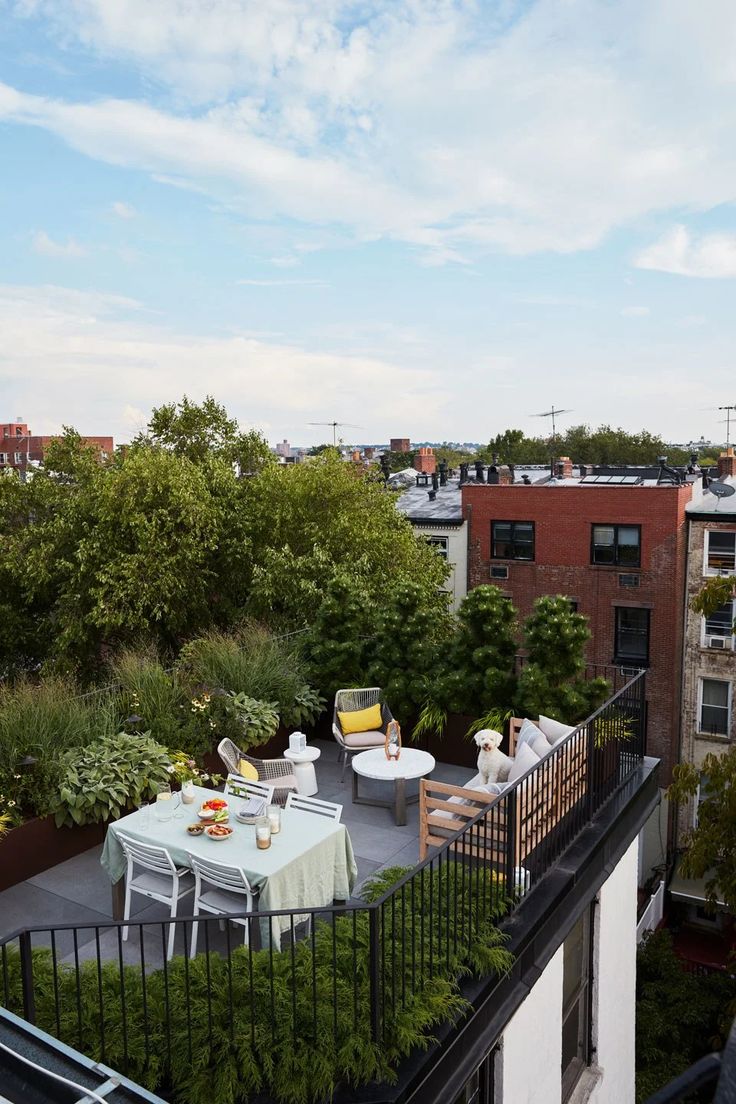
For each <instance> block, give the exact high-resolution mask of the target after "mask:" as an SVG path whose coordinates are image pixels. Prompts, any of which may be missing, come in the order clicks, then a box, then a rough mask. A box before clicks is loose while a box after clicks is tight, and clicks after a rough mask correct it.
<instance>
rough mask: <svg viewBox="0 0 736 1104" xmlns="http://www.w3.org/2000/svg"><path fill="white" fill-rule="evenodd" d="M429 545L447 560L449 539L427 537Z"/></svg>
mask: <svg viewBox="0 0 736 1104" xmlns="http://www.w3.org/2000/svg"><path fill="white" fill-rule="evenodd" d="M424 539H425V540H426V542H427V544H430V545H431V546H432V548H434V549H435V551H436V552H437V553H438V554H439V555H440V556H441V557H442V559H443V560H446V559H447V548H448V543H449V542H448V538H447V537H425V538H424Z"/></svg>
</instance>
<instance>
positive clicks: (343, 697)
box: [335, 686, 381, 720]
mask: <svg viewBox="0 0 736 1104" xmlns="http://www.w3.org/2000/svg"><path fill="white" fill-rule="evenodd" d="M380 701H381V687H380V686H366V687H364V688H363V689H357V690H338V691H337V693H336V694H335V720H337V714H338V713H353V712H354V711H355V710H358V709H369V708H370V706H372V705H376V703H377V702H380Z"/></svg>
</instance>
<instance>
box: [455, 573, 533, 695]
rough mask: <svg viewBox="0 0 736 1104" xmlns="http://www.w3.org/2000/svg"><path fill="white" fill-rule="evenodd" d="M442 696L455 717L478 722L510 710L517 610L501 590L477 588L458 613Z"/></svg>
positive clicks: (515, 648) (496, 588) (513, 680)
mask: <svg viewBox="0 0 736 1104" xmlns="http://www.w3.org/2000/svg"><path fill="white" fill-rule="evenodd" d="M457 616H458V627H457V630H456V632H455V634H454V637H453V640H452V643H451V644H450V646H449V648H448V653H447V673H446V674H445V675H444V676H443V677H442V678H441V679H440V683H439V687H438V694H439V697H440V700H441V702H442V704H445V705H446V706H447V708H449V709H450V710H451V711H452V712H455V713H470V714H473V716H476V717H479V716H482V715H484V714H486V713H488V712H489V711H490V710H491V709H494V708H495V709H506V708H507V707H508V706H510V705H511V700H512V697H513V692H514V687H515V677H514V666H515V656H516V651H517V647H516V640H515V637H514V629H515V627H516V611H515V609H514V607H513V605H512V603H511V599H510V598H506V597H504V595H503V594H501V591H500V590H499V589H498V587H495V586H491V585H490V584H485V585H483V586H478V587H474V588H473V590H471V591H470V593H469V594H468V595H466V597H465V598H464V599H463V601H462V603H461V604H460V608H459V610H458V614H457Z"/></svg>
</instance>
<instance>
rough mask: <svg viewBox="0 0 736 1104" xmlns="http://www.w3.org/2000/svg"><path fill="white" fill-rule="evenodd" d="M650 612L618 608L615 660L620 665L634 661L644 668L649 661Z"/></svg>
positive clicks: (626, 607) (631, 608)
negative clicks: (622, 661)
mask: <svg viewBox="0 0 736 1104" xmlns="http://www.w3.org/2000/svg"><path fill="white" fill-rule="evenodd" d="M649 612H650V611H649V610H648V609H636V608H634V607H631V606H616V640H615V646H614V659H615V661H616V662H617V663H618V662H619V661H621V660H624V661H626V662H631V661H634V662H636V663H639V664H641V666H644V665H645V664H646V663H647V662H648V661H649Z"/></svg>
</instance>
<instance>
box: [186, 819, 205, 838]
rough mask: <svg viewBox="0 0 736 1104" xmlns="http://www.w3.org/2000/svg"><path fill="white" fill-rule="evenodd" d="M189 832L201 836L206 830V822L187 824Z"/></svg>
mask: <svg viewBox="0 0 736 1104" xmlns="http://www.w3.org/2000/svg"><path fill="white" fill-rule="evenodd" d="M187 832H188V833H189V835H190V836H201V835H202V833H203V832H204V824H197V823H196V821H195V823H194V824H187Z"/></svg>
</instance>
